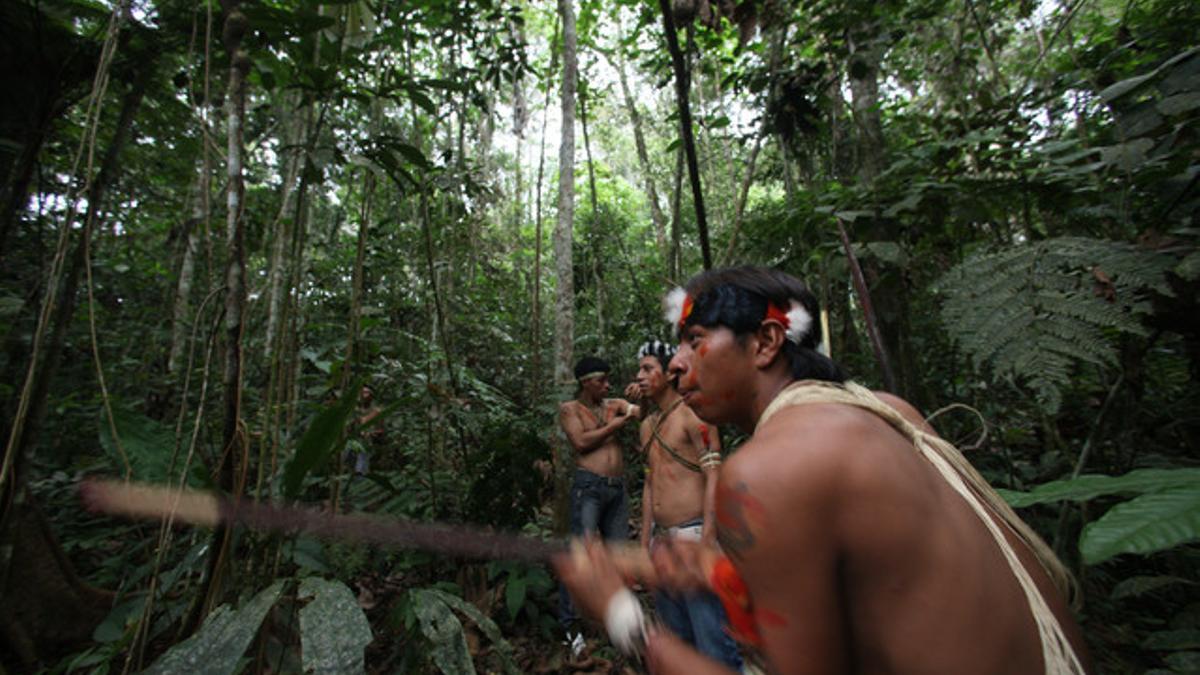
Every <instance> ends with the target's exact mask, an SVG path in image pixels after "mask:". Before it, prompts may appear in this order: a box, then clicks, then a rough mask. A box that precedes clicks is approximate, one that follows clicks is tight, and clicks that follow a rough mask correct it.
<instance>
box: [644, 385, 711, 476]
mask: <svg viewBox="0 0 1200 675" xmlns="http://www.w3.org/2000/svg"><path fill="white" fill-rule="evenodd" d="M681 403H683V399H682V398H680V399H676V400H675V402H674V403H672V404H671V405H670V407H668V408H667V409H666V410H664V411H662V412H661V413H659V415H658V419H657V420H655V421H654V428H653V429H651V430H650V440H648V441H646V445H645V447H643V448H642V453H643V454H644V453H645V452H646V451H647V450H649V449H650V445H651V444H652V443H654V441H658V444H659V445H660V446H661V447H662V449H663V450H666V451H667V454H668V455H670V456H671V459H674V460H675V461H676V462H679V464H680V465H681V466H683V468H685V469H687V470H688V471H695V472H696V473H703V472H704V469H702V468H701V467H700V465H699V464H696V463H695V462H693V461H691V460H689V459H688V458H687V457H684V456H683V455H680V454H679V453H678V452H675V449H674V448H672V447H671V446H670V445H669V444H668V443H667V442H666V440H664V439H663V437H662V436H661V435H660V434H659V433H658V429H659V427H661V426H662V424H663V422H665V421H666V420H667V416H668V415H670V414H671V413H673V412H675V409H676V408H678V407H679V405H680V404H681Z"/></svg>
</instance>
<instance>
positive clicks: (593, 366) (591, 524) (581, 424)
mask: <svg viewBox="0 0 1200 675" xmlns="http://www.w3.org/2000/svg"><path fill="white" fill-rule="evenodd" d="M611 369H612V368H611V367H610V366H609V365H608V363H607V362H605V361H604V360H603V359H599V358H596V357H594V356H585V357H584V358H582V359H580V360H579V362H578V363H576V364H575V380H576V381H577V382H578V383H579V390H578V392H577V393H576V395H575V398H574V399H572V400H570V401H566V402H565V403H563V404H561V405H560V406H559V408H558V422H559V425H561V427H562V430H563V433H564V434H565V435H566V437H567V442H569V443H570V444H571V447H572V448H573V449H574V450H575V453H576V465H575V475H574V478H573V480H572V482H571V495H570V510H571V517H570V526H571V534H573V535H575V536H582V535H584V534H595V533H597V532H599V533H600V535H601V536H603V537H604V538H605V539H612V540H617V541H626V540H628V539H629V498H628V495H627V494H626V491H625V478H624V474H623V472H624V470H625V462H624V456H623V455H622V452H621V444H620V442H619V441H618V439H617V436H616V433H617V431H619V430H620V429H621V428H622V427H624V426H625V425H626V424H628V423H629V421H630V420H634V419H637V417H638V416H639V414H640V408H638V406H636V405H634V404H632V403H630V402H628V401H625V400H623V399H610V398H605V394H607V393H608V373H609V371H610V370H611ZM558 618H559V622H560V623H561V624H562V625H563V629H564V630H565V631H566V632H567V643H568V645H569V646H570V648H571V652H572V653H573V654H574V655H576V656H578V655H579V654H580V653H581V652H582V651H583V647H584V640H583V635H582V634H581V633H580V632H578V631H577V630H574V628H573V624H574V622H575V612H574V609H573V608H572V607H571V599H570V597H569V596H568V595H567V593H566V590H565V589H563V591H562V592H561V593H560V597H559V617H558Z"/></svg>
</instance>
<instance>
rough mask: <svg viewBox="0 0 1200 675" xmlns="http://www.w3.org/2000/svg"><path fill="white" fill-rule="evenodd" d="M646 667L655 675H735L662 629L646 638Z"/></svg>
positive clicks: (652, 632) (653, 631)
mask: <svg viewBox="0 0 1200 675" xmlns="http://www.w3.org/2000/svg"><path fill="white" fill-rule="evenodd" d="M646 665H647V666H648V667H649V669H650V672H651V673H654V675H676V674H677V675H735V673H734V671H732V670H730V669H729V668H726V667H725V666H723V665H721V664H720V663H717V662H716V661H713V660H712V659H710V658H708V657H707V656H704V655H702V654H700V653H699V652H697V651H696V650H695V649H694V648H693V647H691V646H690V645H688V644H686V643H685V642H684V641H683V640H680V639H679V638H677V637H675V636H674V635H672V634H671V631H669V630H661V629H659V630H651V631H650V633H649V634H648V635H647V636H646Z"/></svg>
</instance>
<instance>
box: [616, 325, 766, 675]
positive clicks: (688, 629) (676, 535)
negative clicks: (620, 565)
mask: <svg viewBox="0 0 1200 675" xmlns="http://www.w3.org/2000/svg"><path fill="white" fill-rule="evenodd" d="M674 355H675V349H674V348H672V347H669V346H668V345H666V344H663V343H662V342H659V341H658V340H652V341H650V342H647V343H645V344H643V345H642V347H641V348H640V349H639V350H638V371H637V385H638V390H639V392H640V394H641V396H642V398H643V400H644V399H647V398H649V399H650V400H652V401H654V404H655V406H656V407H657V408H658V410H657V411H656V412H654V413H653V414H651V415H648V416H647V417H646V419H644V420H642V427H641V444H642V452H643V453H645V458H646V480H645V483H643V487H642V537H641V541H642V546H643V547H644V548H645V549H646V550H647V551H649V550H650V548H651V542H652V539H653V541H663V540H667V539H671V540H682V541H699V542H703V543H704V544H705V545H707V546H710V547H711V546H713V545H714V544H715V542H716V522H715V520H716V517H715V515H714V508H715V504H716V494H717V468H718V467H719V466H720V465H721V453H720V451H721V438H720V436H719V435H718V434H717V433H716V430H715V429H714V430H710V429H709V428H708V427H707V426H706V425H705V424H704V423H703V422H701V421H700V420H699V418H697V417H696V413H694V412H692V410H691V409H690V408H688V407H687V406H686V405H683V399H682V398H681V397H680V396H679V394H678V393H677V392H676V391H675V388H674V387H673V386H671V382H670V380H668V379H667V365H668V363H669V362H670V361H671V357H672V356H674ZM654 608H655V613H656V614H657V616H658V619H659V620H660V621H662V622H663V624H665V625H666V626H667V628H669V629H671V632H673V633H675V635H678V636H679V637H681V638H683V640H684V641H686V642H687V643H689V644H691V645H693V646H695V647H696V649H697V650H698V651H699V652H700V653H701V654H704V655H705V656H708V657H710V658H713V659H715V660H717V661H720V662H721V663H724V664H726V665H728V666H730V667H733V668H738V669H740V668H741V667H742V658H741V656H740V655H739V654H738V648H737V645H736V644H735V643H734V641H733V638H732V637H730V635H729V633H728V632H727V631H726V630H725V624H726V623H727V621H726V620H725V610H724V609H722V607H721V601H720V600H719V599H717V596H715V595H713V594H712V593H711V592H709V591H706V590H698V591H685V592H682V593H675V592H673V591H667V590H662V589H660V590H658V591H656V592H655V594H654Z"/></svg>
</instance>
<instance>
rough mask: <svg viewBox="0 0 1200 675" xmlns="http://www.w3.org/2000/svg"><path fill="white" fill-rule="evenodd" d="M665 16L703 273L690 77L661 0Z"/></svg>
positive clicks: (704, 228)
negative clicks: (689, 97)
mask: <svg viewBox="0 0 1200 675" xmlns="http://www.w3.org/2000/svg"><path fill="white" fill-rule="evenodd" d="M658 5H659V9H660V10H661V11H662V16H663V30H664V32H665V33H666V36H667V50H668V51H670V53H671V64H672V66H673V67H674V69H675V97H676V99H677V101H678V104H679V133H680V137H681V138H682V139H683V150H684V154H685V155H686V157H687V167H688V178H689V179H690V181H691V184H692V200H693V202H694V203H695V207H696V229H697V230H698V231H699V234H700V253H701V255H702V257H703V260H704V269H706V270H707V269H711V268H712V250H711V248H710V247H709V244H708V220H707V218H706V216H705V214H704V194H703V190H702V189H701V187H700V167H699V164H698V162H697V161H696V139H695V137H694V135H693V134H692V112H691V109H690V108H689V106H688V89H689V88H690V87H691V75H690V74H689V73H688V69H687V65H686V64H685V63H684V60H683V52H682V51H680V49H679V36H678V35H676V33H675V20H674V19H673V18H672V15H671V3H670V2H669V1H668V0H658Z"/></svg>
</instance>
